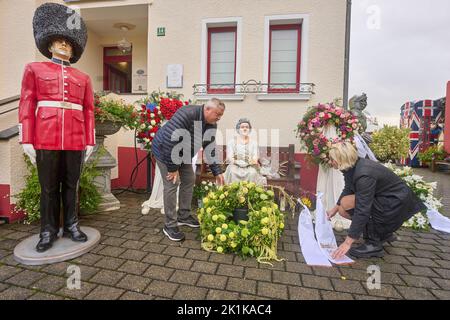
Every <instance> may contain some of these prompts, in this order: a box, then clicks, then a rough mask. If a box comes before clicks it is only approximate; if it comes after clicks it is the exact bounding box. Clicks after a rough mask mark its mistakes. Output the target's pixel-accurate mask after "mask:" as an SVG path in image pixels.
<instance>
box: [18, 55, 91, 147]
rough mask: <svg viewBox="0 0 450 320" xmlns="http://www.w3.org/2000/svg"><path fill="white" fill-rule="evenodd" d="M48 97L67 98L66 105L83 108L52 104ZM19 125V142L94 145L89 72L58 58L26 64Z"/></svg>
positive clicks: (38, 145) (52, 145) (75, 145)
mask: <svg viewBox="0 0 450 320" xmlns="http://www.w3.org/2000/svg"><path fill="white" fill-rule="evenodd" d="M45 101H54V102H56V103H57V104H58V103H63V102H66V103H65V104H64V103H63V104H64V105H65V106H66V107H67V106H70V104H67V102H70V103H74V104H77V108H79V109H82V110H75V109H68V108H58V107H55V106H52V107H49V106H46V104H49V103H46V102H45ZM39 102H40V103H39ZM38 103H39V107H38ZM19 126H21V137H20V142H21V143H23V144H28V143H29V144H33V145H34V148H35V149H44V150H85V149H86V145H90V146H93V145H95V132H94V130H95V116H94V93H93V90H92V84H91V80H90V78H89V76H88V75H87V74H85V73H83V72H81V71H79V70H77V69H75V68H72V67H70V66H66V65H64V64H59V63H56V62H33V63H30V64H27V65H26V66H25V72H24V75H23V80H22V92H21V97H20V104H19Z"/></svg>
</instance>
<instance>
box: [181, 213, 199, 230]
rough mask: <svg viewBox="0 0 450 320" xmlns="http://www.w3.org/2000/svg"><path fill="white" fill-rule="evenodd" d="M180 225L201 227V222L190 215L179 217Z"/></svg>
mask: <svg viewBox="0 0 450 320" xmlns="http://www.w3.org/2000/svg"><path fill="white" fill-rule="evenodd" d="M178 225H179V226H188V227H191V228H199V227H200V223H198V221H197V220H195V218H194V217H193V216H189V217H187V218H185V219H178Z"/></svg>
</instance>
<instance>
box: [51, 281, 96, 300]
mask: <svg viewBox="0 0 450 320" xmlns="http://www.w3.org/2000/svg"><path fill="white" fill-rule="evenodd" d="M95 287H97V285H96V284H93V283H89V282H84V281H82V282H81V287H80V289H68V288H67V287H63V288H62V289H61V290H59V291H58V292H57V294H59V295H62V296H64V297H69V298H73V299H83V298H84V297H85V296H87V295H88V294H89V293H90V292H91V291H92V290H94V288H95Z"/></svg>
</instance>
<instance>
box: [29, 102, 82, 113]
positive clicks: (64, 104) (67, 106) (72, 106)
mask: <svg viewBox="0 0 450 320" xmlns="http://www.w3.org/2000/svg"><path fill="white" fill-rule="evenodd" d="M42 107H52V108H61V109H71V110H79V111H83V106H82V105H81V104H77V103H72V102H65V101H39V102H38V103H37V108H42ZM37 108H36V112H37Z"/></svg>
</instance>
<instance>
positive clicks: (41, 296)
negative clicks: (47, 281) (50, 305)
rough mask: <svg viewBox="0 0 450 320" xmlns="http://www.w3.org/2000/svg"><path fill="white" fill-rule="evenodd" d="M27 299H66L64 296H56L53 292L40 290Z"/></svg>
mask: <svg viewBox="0 0 450 320" xmlns="http://www.w3.org/2000/svg"><path fill="white" fill-rule="evenodd" d="M27 300H39V301H43V300H64V297H61V296H55V295H53V294H48V293H44V292H38V293H36V294H34V295H32V296H31V297H30V298H28V299H27Z"/></svg>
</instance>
